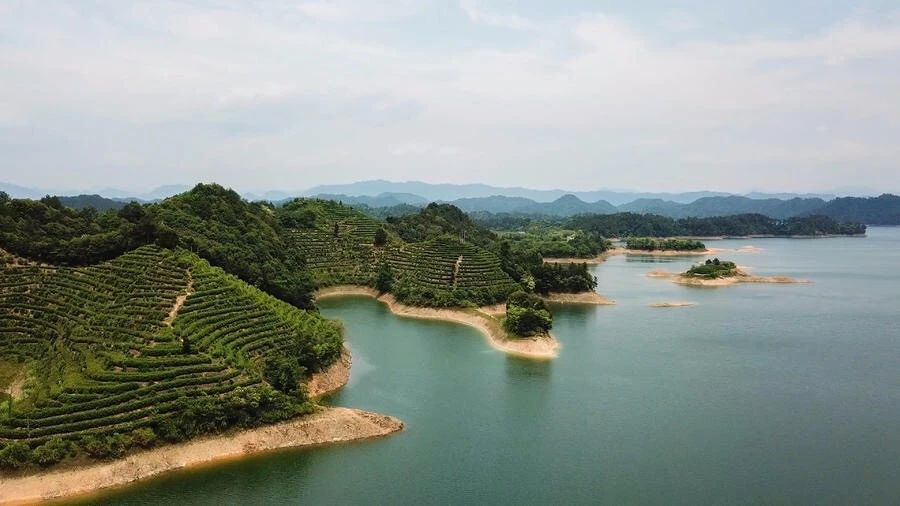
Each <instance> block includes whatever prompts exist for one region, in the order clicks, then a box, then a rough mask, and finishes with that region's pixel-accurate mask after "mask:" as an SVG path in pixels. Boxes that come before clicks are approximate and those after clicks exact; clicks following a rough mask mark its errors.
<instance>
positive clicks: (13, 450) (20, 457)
mask: <svg viewBox="0 0 900 506" xmlns="http://www.w3.org/2000/svg"><path fill="white" fill-rule="evenodd" d="M31 458H32V452H31V448H30V447H29V446H28V445H26V444H25V443H20V442H14V443H9V444H8V445H6V448H3V449H2V450H0V468H5V469H21V468H23V467H25V466H27V465H28V463H29V462H31Z"/></svg>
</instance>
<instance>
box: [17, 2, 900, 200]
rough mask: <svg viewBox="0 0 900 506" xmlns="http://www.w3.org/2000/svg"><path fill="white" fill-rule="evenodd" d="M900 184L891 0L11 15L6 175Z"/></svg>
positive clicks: (830, 187) (72, 181)
mask: <svg viewBox="0 0 900 506" xmlns="http://www.w3.org/2000/svg"><path fill="white" fill-rule="evenodd" d="M366 179H389V180H397V181H404V180H421V181H428V182H450V183H475V182H477V183H487V184H495V185H503V186H528V187H533V188H565V189H573V190H585V189H598V188H612V189H637V190H644V191H686V190H700V189H710V190H719V191H730V192H747V191H752V190H765V191H795V192H821V191H838V192H839V193H849V192H851V191H852V189H853V188H858V187H865V188H875V189H878V190H879V191H892V192H898V191H900V4H898V3H897V2H896V1H895V0H891V1H874V0H872V1H857V2H837V1H809V0H792V1H790V2H783V1H780V0H779V1H771V0H758V1H746V2H735V1H727V0H723V1H718V2H708V1H702V2H701V1H684V2H642V1H633V2H620V1H598V0H595V1H562V0H561V1H557V2H546V1H533V0H519V1H488V0H460V1H429V0H415V1H413V0H397V1H384V0H365V1H349V0H336V1H333V2H319V1H304V0H295V1H289V0H259V1H254V0H245V1H241V2H230V1H229V2H225V1H218V0H185V1H173V0H148V1H142V2H123V1H118V0H116V1H100V0H76V1H56V0H43V1H40V2H37V1H26V0H0V181H4V182H7V183H13V184H19V185H23V186H34V187H43V188H48V187H49V188H71V189H92V188H103V187H118V188H124V189H135V190H139V189H144V190H146V189H149V188H152V187H156V186H159V185H163V184H192V183H195V182H197V181H216V182H219V183H221V184H224V185H227V186H231V187H234V188H236V189H238V190H240V191H264V190H285V191H291V190H299V189H305V188H309V187H311V186H314V185H317V184H326V183H344V182H352V181H357V180H366Z"/></svg>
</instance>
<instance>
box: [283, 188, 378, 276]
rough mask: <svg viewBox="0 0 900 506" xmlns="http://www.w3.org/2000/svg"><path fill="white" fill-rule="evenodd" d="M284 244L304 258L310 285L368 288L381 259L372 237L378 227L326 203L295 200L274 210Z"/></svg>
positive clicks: (355, 213)
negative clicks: (348, 285) (363, 286)
mask: <svg viewBox="0 0 900 506" xmlns="http://www.w3.org/2000/svg"><path fill="white" fill-rule="evenodd" d="M278 215H279V220H280V221H281V223H282V225H283V226H285V228H286V230H287V237H288V240H287V242H288V243H289V244H290V245H291V246H292V247H294V248H296V249H297V250H298V251H300V252H301V253H302V255H303V257H304V258H305V262H306V267H307V268H308V269H309V273H310V277H311V278H312V280H313V283H314V284H315V285H316V286H317V287H319V288H321V287H324V286H333V285H345V284H354V285H372V284H373V283H374V282H375V271H376V267H375V266H376V265H377V264H378V262H379V261H380V259H381V258H382V257H383V251H382V249H381V248H376V247H375V246H374V243H375V233H376V231H377V230H378V229H379V228H381V224H380V223H378V222H377V221H375V220H373V219H372V218H369V217H368V216H366V215H364V214H362V213H361V212H359V211H357V210H355V209H353V208H351V207H349V206H345V205H342V204H339V203H338V202H334V201H330V200H315V199H309V200H306V199H296V200H293V201H291V202H288V203H287V204H285V205H284V206H283V207H281V208H280V209H278Z"/></svg>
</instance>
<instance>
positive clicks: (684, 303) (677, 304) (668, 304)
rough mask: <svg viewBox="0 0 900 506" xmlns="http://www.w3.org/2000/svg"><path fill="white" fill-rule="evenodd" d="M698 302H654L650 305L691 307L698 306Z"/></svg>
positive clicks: (657, 306) (658, 306)
mask: <svg viewBox="0 0 900 506" xmlns="http://www.w3.org/2000/svg"><path fill="white" fill-rule="evenodd" d="M696 305H697V303H696V302H654V303H653V304H650V307H656V308H671V307H691V306H696Z"/></svg>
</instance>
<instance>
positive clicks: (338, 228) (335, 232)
mask: <svg viewBox="0 0 900 506" xmlns="http://www.w3.org/2000/svg"><path fill="white" fill-rule="evenodd" d="M340 231H341V226H340V225H338V223H337V222H335V223H334V236H335V237H337V236H338V234H339V233H340Z"/></svg>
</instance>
